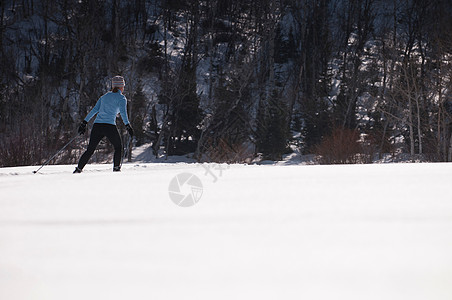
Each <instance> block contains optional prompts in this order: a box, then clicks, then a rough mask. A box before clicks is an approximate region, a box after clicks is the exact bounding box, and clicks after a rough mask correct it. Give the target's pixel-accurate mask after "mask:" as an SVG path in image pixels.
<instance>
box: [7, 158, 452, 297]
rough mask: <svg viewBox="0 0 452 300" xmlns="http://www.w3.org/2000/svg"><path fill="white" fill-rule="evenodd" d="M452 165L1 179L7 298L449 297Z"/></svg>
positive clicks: (144, 167) (181, 166)
mask: <svg viewBox="0 0 452 300" xmlns="http://www.w3.org/2000/svg"><path fill="white" fill-rule="evenodd" d="M451 166H452V165H451V164H446V163H443V164H382V165H345V166H305V165H291V166H277V165H273V166H271V165H265V166H258V165H230V166H227V165H216V164H196V163H130V164H128V163H126V164H124V165H123V169H122V172H121V173H113V172H112V171H111V169H112V166H111V165H110V164H108V165H94V164H91V165H87V166H86V168H85V171H84V172H83V173H81V174H72V171H73V169H74V166H67V165H66V166H46V167H44V168H43V169H42V170H41V171H40V172H39V173H38V174H33V173H32V171H33V170H36V169H37V167H36V166H35V167H16V168H1V169H0V195H1V196H0V299H5V300H6V299H7V300H16V299H18V300H19V299H20V300H22V299H24V300H25V299H27V300H28V299H46V300H54V299H55V300H57V299H58V300H60V299H74V300H75V299H77V300H78V299H360V300H362V299H366V300H367V299H385V300H387V299H398V300H399V299H410V300H413V299H415V300H416V299H435V300H443V299H444V300H446V299H448V300H449V299H452V194H451V191H450V186H451V179H452V167H451ZM181 173H190V174H193V175H195V176H197V177H198V178H199V179H200V180H201V182H202V184H203V191H202V198H201V199H200V201H199V202H198V203H197V204H196V205H194V206H192V207H179V206H177V205H175V204H174V203H173V202H172V201H171V199H170V196H169V192H168V188H169V184H170V182H171V180H172V179H173V178H174V177H175V176H176V175H178V174H181ZM188 190H189V189H188ZM181 191H183V192H186V191H187V188H186V187H184V188H181Z"/></svg>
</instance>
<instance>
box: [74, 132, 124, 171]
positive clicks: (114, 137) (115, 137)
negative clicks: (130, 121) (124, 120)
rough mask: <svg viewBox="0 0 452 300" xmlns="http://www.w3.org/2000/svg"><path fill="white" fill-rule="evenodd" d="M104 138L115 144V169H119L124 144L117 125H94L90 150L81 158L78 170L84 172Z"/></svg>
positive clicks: (89, 145)
mask: <svg viewBox="0 0 452 300" xmlns="http://www.w3.org/2000/svg"><path fill="white" fill-rule="evenodd" d="M104 136H106V137H107V138H108V140H109V141H110V143H112V144H113V147H115V155H114V158H113V163H114V166H115V167H119V165H120V164H121V152H122V143H121V136H120V135H119V132H118V129H117V128H116V125H112V124H104V123H94V126H93V129H92V130H91V137H90V139H89V144H88V149H86V151H85V153H83V155H82V157H80V161H79V162H78V168H79V169H80V170H82V169H83V167H85V165H86V164H87V163H88V161H89V159H90V158H91V156H92V155H93V153H94V151H95V150H96V147H97V145H98V144H99V142H100V140H101V139H102V138H103V137H104Z"/></svg>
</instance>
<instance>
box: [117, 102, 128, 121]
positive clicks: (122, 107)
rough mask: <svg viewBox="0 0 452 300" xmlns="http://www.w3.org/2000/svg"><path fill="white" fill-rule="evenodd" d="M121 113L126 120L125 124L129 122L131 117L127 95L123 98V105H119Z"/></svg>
mask: <svg viewBox="0 0 452 300" xmlns="http://www.w3.org/2000/svg"><path fill="white" fill-rule="evenodd" d="M119 113H120V114H121V118H122V121H123V122H124V125H128V124H129V117H128V116H127V99H126V97H124V98H123V101H122V103H121V105H120V106H119Z"/></svg>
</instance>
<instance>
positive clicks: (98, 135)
mask: <svg viewBox="0 0 452 300" xmlns="http://www.w3.org/2000/svg"><path fill="white" fill-rule="evenodd" d="M102 131H103V130H102V127H101V126H100V124H94V126H93V129H92V130H91V136H90V139H89V144H88V148H87V149H86V151H85V153H83V155H82V157H80V160H79V162H78V166H77V167H78V168H79V169H80V170H83V168H84V167H85V165H86V164H87V163H88V161H89V159H90V158H91V156H92V155H93V153H94V151H95V150H96V147H97V145H98V144H99V142H100V140H101V139H102V138H103V137H104V136H105V135H104V133H103V132H102Z"/></svg>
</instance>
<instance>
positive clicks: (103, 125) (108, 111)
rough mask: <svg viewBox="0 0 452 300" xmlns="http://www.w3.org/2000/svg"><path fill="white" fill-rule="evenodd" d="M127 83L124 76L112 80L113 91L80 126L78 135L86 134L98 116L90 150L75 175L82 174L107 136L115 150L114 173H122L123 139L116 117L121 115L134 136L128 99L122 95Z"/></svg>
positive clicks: (88, 149) (80, 162)
mask: <svg viewBox="0 0 452 300" xmlns="http://www.w3.org/2000/svg"><path fill="white" fill-rule="evenodd" d="M124 87H125V81H124V78H123V77H122V76H115V77H113V78H112V79H111V88H112V90H111V91H110V92H108V93H106V94H105V95H103V96H102V97H100V98H99V100H97V103H96V106H94V108H93V109H92V110H91V111H90V112H89V113H88V115H87V116H86V118H85V119H84V120H83V122H82V123H81V124H80V126H79V128H78V133H79V134H80V135H82V134H84V133H85V131H86V124H88V122H89V120H91V118H92V117H93V116H94V115H95V114H97V117H96V120H95V121H94V125H93V129H92V130H91V137H90V140H89V144H88V148H87V149H86V151H85V153H83V155H82V157H80V161H79V162H78V166H77V167H76V168H75V171H74V173H81V172H82V170H83V167H85V165H86V164H87V163H88V161H89V159H90V158H91V156H92V155H93V153H94V151H95V150H96V147H97V145H98V144H99V142H100V140H101V139H102V138H103V137H104V136H106V137H107V138H108V140H109V141H110V143H112V144H113V146H114V148H115V154H114V158H113V171H114V172H119V171H121V165H120V164H121V152H122V144H121V137H120V136H119V132H118V129H117V128H116V115H117V114H118V113H120V114H121V118H122V121H123V122H124V124H125V125H126V129H127V131H128V133H129V134H130V136H133V129H132V127H131V126H130V123H129V119H128V117H127V99H126V97H125V96H124V95H123V94H122V93H123V92H124Z"/></svg>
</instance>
